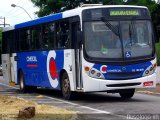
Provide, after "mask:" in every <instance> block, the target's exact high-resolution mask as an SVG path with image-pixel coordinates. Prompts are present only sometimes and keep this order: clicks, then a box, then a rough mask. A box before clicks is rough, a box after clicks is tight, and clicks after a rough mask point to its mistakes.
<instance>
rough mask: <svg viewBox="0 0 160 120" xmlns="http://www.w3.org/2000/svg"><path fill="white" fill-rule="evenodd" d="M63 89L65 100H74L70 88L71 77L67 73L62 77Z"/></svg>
mask: <svg viewBox="0 0 160 120" xmlns="http://www.w3.org/2000/svg"><path fill="white" fill-rule="evenodd" d="M61 89H62V95H63V98H64V99H66V100H69V99H72V98H73V92H72V91H71V88H70V82H69V77H68V75H67V73H66V72H65V73H63V75H62V80H61Z"/></svg>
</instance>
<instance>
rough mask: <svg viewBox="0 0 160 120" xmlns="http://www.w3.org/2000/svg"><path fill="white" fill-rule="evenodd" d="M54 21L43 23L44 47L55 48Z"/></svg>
mask: <svg viewBox="0 0 160 120" xmlns="http://www.w3.org/2000/svg"><path fill="white" fill-rule="evenodd" d="M54 29H55V28H54V23H47V24H45V25H43V28H42V33H43V45H42V47H43V49H53V48H54Z"/></svg>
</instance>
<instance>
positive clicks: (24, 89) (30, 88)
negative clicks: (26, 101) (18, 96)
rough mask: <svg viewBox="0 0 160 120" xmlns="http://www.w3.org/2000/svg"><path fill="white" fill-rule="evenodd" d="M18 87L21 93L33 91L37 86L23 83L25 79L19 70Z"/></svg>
mask: <svg viewBox="0 0 160 120" xmlns="http://www.w3.org/2000/svg"><path fill="white" fill-rule="evenodd" d="M19 87H20V91H21V92H22V93H26V92H33V91H35V90H36V89H37V87H35V86H27V85H26V84H25V79H24V75H23V72H22V71H20V73H19Z"/></svg>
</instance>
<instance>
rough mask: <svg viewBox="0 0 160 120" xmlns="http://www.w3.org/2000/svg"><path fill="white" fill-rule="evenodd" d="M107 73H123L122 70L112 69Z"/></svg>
mask: <svg viewBox="0 0 160 120" xmlns="http://www.w3.org/2000/svg"><path fill="white" fill-rule="evenodd" d="M107 72H122V70H120V69H111V70H108V71H107Z"/></svg>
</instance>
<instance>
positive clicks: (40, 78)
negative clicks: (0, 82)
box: [17, 50, 64, 89]
mask: <svg viewBox="0 0 160 120" xmlns="http://www.w3.org/2000/svg"><path fill="white" fill-rule="evenodd" d="M17 56H18V62H17V69H18V70H19V69H22V71H23V74H24V79H25V83H26V85H30V86H40V87H48V88H54V89H60V82H59V74H60V71H61V70H62V69H63V66H64V51H63V50H57V51H54V50H51V51H42V52H26V53H25V52H24V53H18V54H17Z"/></svg>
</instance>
